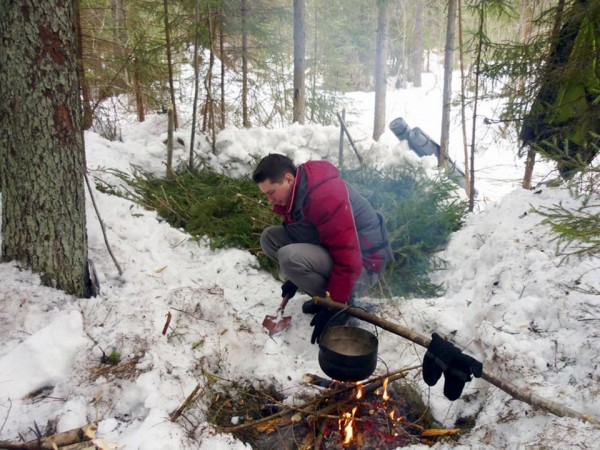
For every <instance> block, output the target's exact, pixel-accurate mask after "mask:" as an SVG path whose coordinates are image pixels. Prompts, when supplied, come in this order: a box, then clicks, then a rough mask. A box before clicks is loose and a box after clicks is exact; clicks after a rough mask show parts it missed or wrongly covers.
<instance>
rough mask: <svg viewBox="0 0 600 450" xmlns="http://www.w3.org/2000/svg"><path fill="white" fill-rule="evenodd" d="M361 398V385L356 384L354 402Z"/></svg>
mask: <svg viewBox="0 0 600 450" xmlns="http://www.w3.org/2000/svg"><path fill="white" fill-rule="evenodd" d="M362 396H363V389H362V384H360V383H356V400H360V399H361V398H362Z"/></svg>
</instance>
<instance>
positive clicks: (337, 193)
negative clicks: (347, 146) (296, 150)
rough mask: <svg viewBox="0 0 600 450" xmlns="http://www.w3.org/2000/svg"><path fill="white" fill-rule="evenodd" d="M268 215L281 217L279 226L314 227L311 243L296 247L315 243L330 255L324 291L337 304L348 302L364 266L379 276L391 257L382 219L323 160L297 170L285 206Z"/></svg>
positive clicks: (312, 162) (309, 240)
mask: <svg viewBox="0 0 600 450" xmlns="http://www.w3.org/2000/svg"><path fill="white" fill-rule="evenodd" d="M273 210H274V212H276V213H277V214H281V215H283V216H284V220H283V223H284V225H288V226H294V225H295V224H299V225H302V224H304V225H313V226H314V227H315V228H316V233H317V234H318V236H317V235H316V234H315V233H314V232H313V233H312V234H313V235H315V236H314V238H309V239H307V240H303V239H302V238H300V239H299V240H298V242H312V243H318V244H320V245H322V246H323V247H325V248H326V249H327V251H328V252H329V254H330V256H331V259H332V260H333V268H332V270H331V273H330V275H329V282H328V285H327V291H328V292H329V295H330V296H331V298H332V300H335V301H337V302H341V303H346V302H347V301H348V300H349V298H350V295H351V293H352V290H353V288H354V284H355V283H356V280H357V279H358V277H359V276H360V274H361V272H362V270H363V267H365V268H366V269H367V270H368V271H370V272H373V273H379V272H380V271H381V270H383V268H384V267H385V263H386V262H387V261H389V260H390V259H391V258H392V257H393V256H392V252H391V248H390V246H389V243H388V241H387V232H386V231H385V224H384V223H383V217H382V216H381V215H380V214H379V213H377V212H376V211H375V210H374V209H373V207H372V206H371V205H370V204H369V202H368V201H367V200H366V199H365V198H364V197H363V196H361V195H360V194H359V193H358V192H357V191H356V190H355V189H354V188H353V187H352V186H351V185H349V184H347V183H346V182H345V181H344V180H343V179H342V178H340V175H339V172H338V170H337V169H336V167H335V166H334V165H333V164H331V163H330V162H328V161H309V162H306V163H304V164H302V165H300V166H299V167H298V170H297V172H296V181H295V185H294V190H293V192H292V197H291V200H290V203H289V205H287V207H283V206H279V205H276V206H275V207H274V208H273ZM313 230H314V228H313ZM309 234H310V233H309ZM315 240H318V242H314V241H315Z"/></svg>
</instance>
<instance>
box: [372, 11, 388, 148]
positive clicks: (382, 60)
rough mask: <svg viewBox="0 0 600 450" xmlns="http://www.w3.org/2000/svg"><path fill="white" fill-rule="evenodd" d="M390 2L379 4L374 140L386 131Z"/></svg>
mask: <svg viewBox="0 0 600 450" xmlns="http://www.w3.org/2000/svg"><path fill="white" fill-rule="evenodd" d="M388 10H389V1H388V0H378V2H377V47H376V50H375V53H376V57H375V117H374V120H373V139H374V140H375V141H378V140H379V137H380V136H381V135H382V134H383V132H384V131H385V93H386V85H387V71H386V67H387V53H388V49H387V34H388V16H389V14H388Z"/></svg>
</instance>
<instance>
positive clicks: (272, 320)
mask: <svg viewBox="0 0 600 450" xmlns="http://www.w3.org/2000/svg"><path fill="white" fill-rule="evenodd" d="M291 321H292V316H265V319H264V320H263V323H262V325H263V327H264V328H265V329H266V330H267V331H268V332H269V336H273V335H274V334H276V333H280V332H282V331H283V330H285V329H287V327H289V326H290V322H291Z"/></svg>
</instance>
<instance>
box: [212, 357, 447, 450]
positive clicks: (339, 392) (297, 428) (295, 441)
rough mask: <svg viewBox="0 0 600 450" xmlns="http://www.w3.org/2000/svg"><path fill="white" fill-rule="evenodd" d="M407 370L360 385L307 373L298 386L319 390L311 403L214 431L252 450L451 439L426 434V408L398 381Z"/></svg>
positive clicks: (396, 444) (443, 433) (382, 446)
mask: <svg viewBox="0 0 600 450" xmlns="http://www.w3.org/2000/svg"><path fill="white" fill-rule="evenodd" d="M410 369H414V367H413V368H408V369H403V370H400V371H398V372H394V373H391V374H389V375H388V376H381V377H374V378H372V379H369V380H366V381H364V382H362V383H352V382H339V381H334V380H328V379H325V378H322V377H320V376H318V375H314V374H307V375H305V376H304V377H303V380H304V382H305V383H307V384H310V385H313V386H316V387H317V388H319V392H320V395H319V396H317V397H316V398H313V399H311V400H309V401H307V402H305V403H304V404H301V405H297V406H290V405H288V404H283V403H280V406H281V408H282V409H281V410H280V411H278V412H276V413H273V414H270V415H266V416H264V417H261V418H259V419H255V420H248V421H246V422H244V423H239V424H236V425H234V426H220V427H219V428H218V430H219V431H221V432H231V433H234V434H235V435H236V437H240V436H239V434H238V433H240V432H244V433H245V434H246V435H248V434H249V433H250V432H251V433H254V438H253V440H252V442H251V444H253V447H254V448H299V449H302V450H309V449H329V448H331V449H334V448H335V449H338V448H345V449H354V448H378V449H387V448H390V449H391V448H398V447H402V446H405V445H409V444H415V443H419V442H427V443H431V442H435V439H436V437H437V436H447V435H450V434H455V433H456V430H453V431H452V432H450V431H445V430H431V431H428V430H430V429H431V424H432V422H433V420H432V418H431V415H430V413H429V412H428V411H427V408H426V407H425V405H424V404H423V402H422V401H421V399H420V397H419V395H418V394H417V393H416V392H415V391H414V390H413V389H412V388H410V386H408V384H407V383H400V382H398V381H399V380H400V379H402V378H404V377H405V376H406V374H407V373H408V371H409V370H410ZM232 414H233V412H232ZM238 415H239V413H238ZM230 423H231V422H230Z"/></svg>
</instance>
